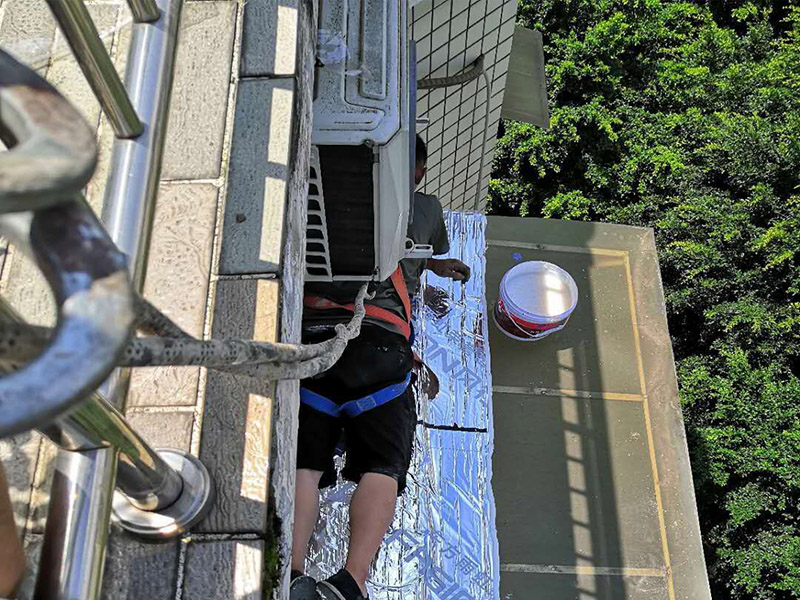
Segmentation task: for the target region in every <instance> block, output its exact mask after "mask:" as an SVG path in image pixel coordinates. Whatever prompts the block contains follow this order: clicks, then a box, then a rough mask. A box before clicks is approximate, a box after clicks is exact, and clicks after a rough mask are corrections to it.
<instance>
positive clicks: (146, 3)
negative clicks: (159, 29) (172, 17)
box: [128, 0, 161, 23]
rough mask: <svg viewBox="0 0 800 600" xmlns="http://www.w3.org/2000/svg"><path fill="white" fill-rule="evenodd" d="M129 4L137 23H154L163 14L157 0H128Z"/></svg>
mask: <svg viewBox="0 0 800 600" xmlns="http://www.w3.org/2000/svg"><path fill="white" fill-rule="evenodd" d="M128 6H129V7H130V9H131V13H132V14H133V20H134V22H136V23H152V22H153V21H158V17H159V16H160V15H161V12H160V11H159V10H158V6H157V5H156V3H155V0H128Z"/></svg>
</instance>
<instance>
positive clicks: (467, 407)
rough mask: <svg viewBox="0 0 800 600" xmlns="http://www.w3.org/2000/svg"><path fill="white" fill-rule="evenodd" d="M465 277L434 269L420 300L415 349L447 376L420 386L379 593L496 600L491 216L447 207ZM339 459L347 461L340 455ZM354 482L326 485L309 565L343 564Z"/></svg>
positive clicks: (378, 597) (321, 569) (404, 599)
mask: <svg viewBox="0 0 800 600" xmlns="http://www.w3.org/2000/svg"><path fill="white" fill-rule="evenodd" d="M445 220H446V223H447V229H448V232H449V234H450V245H451V253H450V255H449V256H451V257H455V258H460V259H461V260H462V261H464V262H465V263H467V264H468V265H469V266H470V267H471V269H472V278H471V279H470V281H469V282H468V283H466V284H462V283H459V282H454V281H451V280H447V279H441V278H439V277H437V276H435V275H434V274H433V273H431V272H430V271H427V272H426V275H425V277H423V280H422V284H421V289H420V290H419V293H418V294H417V296H416V298H415V316H416V319H415V331H416V342H415V349H416V351H417V353H418V354H419V356H420V357H422V359H423V360H424V362H425V363H426V364H427V365H428V366H429V367H430V368H431V369H432V370H433V371H434V372H435V373H436V375H437V376H438V379H439V393H438V395H437V396H436V397H435V398H434V399H432V400H430V399H428V398H427V396H426V393H425V391H424V389H423V385H422V379H423V378H420V381H418V382H417V384H416V386H415V395H416V397H417V411H418V417H419V422H418V425H417V431H416V443H415V448H414V457H413V459H412V465H411V470H410V472H409V476H408V487H407V489H406V492H405V494H404V495H403V496H402V497H401V498H399V500H398V504H397V511H396V513H395V518H394V522H393V524H392V527H391V529H390V530H389V533H388V534H387V536H386V539H385V540H384V544H383V546H382V548H381V551H380V553H379V555H378V558H377V560H376V562H375V564H374V565H373V569H372V573H371V576H370V580H369V582H368V585H369V588H370V598H371V599H372V600H495V599H497V598H499V594H500V592H499V581H500V580H499V558H498V543H497V530H496V526H495V505H494V497H493V494H492V487H491V479H492V462H491V460H492V451H493V446H494V444H493V440H494V433H493V428H492V404H491V399H492V395H491V389H492V386H491V372H490V363H489V346H488V339H489V338H488V332H487V312H486V294H485V274H486V263H485V247H486V245H485V232H486V218H485V217H484V216H483V215H481V214H472V213H460V212H449V213H445ZM338 461H339V462H338V463H337V464H339V466H340V467H341V463H342V462H343V461H342V460H341V459H338ZM353 490H354V485H353V484H352V483H349V482H345V481H342V480H341V478H340V480H339V483H337V485H335V486H334V487H331V488H328V489H327V490H324V491H323V493H322V503H321V510H320V519H319V523H318V526H317V530H316V532H315V534H314V537H313V539H312V542H311V549H310V553H309V560H308V565H307V572H308V573H309V574H310V575H312V576H314V577H316V578H318V579H320V578H324V577H327V576H329V575H331V574H333V573H335V572H336V571H338V570H339V569H340V568H342V566H343V565H344V561H345V557H346V553H347V543H348V521H349V518H348V505H349V500H350V497H351V495H352V493H353Z"/></svg>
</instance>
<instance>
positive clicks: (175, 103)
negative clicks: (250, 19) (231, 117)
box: [162, 2, 237, 179]
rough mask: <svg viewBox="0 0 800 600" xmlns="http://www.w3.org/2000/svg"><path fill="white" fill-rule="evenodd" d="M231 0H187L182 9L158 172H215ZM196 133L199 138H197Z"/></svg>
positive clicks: (209, 175)
mask: <svg viewBox="0 0 800 600" xmlns="http://www.w3.org/2000/svg"><path fill="white" fill-rule="evenodd" d="M236 9H237V3H236V2H188V3H186V4H184V7H183V14H182V15H181V30H180V35H179V39H178V54H177V57H176V59H175V82H174V84H173V86H172V87H173V93H172V98H171V99H170V110H169V127H168V129H167V139H166V146H165V151H164V164H163V170H162V178H164V179H214V178H216V177H219V172H220V161H221V158H222V140H223V136H224V133H225V114H226V112H227V107H228V90H229V87H230V75H231V62H232V48H233V39H234V33H235V30H236ZM198 136H199V137H200V138H202V143H198Z"/></svg>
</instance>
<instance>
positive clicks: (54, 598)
mask: <svg viewBox="0 0 800 600" xmlns="http://www.w3.org/2000/svg"><path fill="white" fill-rule="evenodd" d="M48 1H49V2H50V4H51V6H52V5H53V4H57V3H58V2H59V0H48ZM65 1H69V2H70V3H74V2H76V1H77V0H65ZM182 4H183V2H182V0H157V8H158V10H159V13H160V17H159V19H158V23H157V24H155V25H146V24H138V23H135V24H134V25H133V34H132V38H131V48H130V51H129V53H128V66H127V71H126V86H127V89H128V90H129V92H130V98H132V99H133V105H134V106H135V110H136V111H138V114H139V116H140V117H141V121H142V122H143V124H144V131H143V133H142V135H140V136H139V137H138V139H135V140H129V139H118V140H116V142H115V146H114V150H113V155H112V167H111V175H110V177H109V182H108V185H107V192H106V199H105V210H106V214H105V216H104V217H105V218H104V221H105V222H106V224H107V228H108V232H109V234H110V236H111V238H112V240H114V242H115V243H116V244H117V246H118V247H119V249H120V250H121V251H122V252H124V253H125V254H126V255H127V256H128V257H129V260H130V270H131V275H132V278H133V282H134V289H136V290H141V282H142V280H143V274H144V264H145V260H146V250H147V245H148V237H149V228H150V225H151V217H152V206H153V203H154V201H155V195H156V192H157V189H158V180H159V176H160V169H161V155H162V150H163V145H164V133H165V130H166V118H167V107H168V101H169V96H170V88H171V85H172V75H173V64H174V60H175V48H176V44H177V37H178V23H179V19H180V11H181V7H182ZM104 50H105V49H104ZM106 56H107V54H106ZM127 382H128V377H127V374H126V373H125V371H124V370H120V369H117V370H115V371H114V373H113V374H112V377H111V378H109V380H108V382H107V383H106V385H105V386H103V389H102V390H101V391H102V393H103V395H104V396H105V397H106V398H108V399H109V401H110V402H112V403H114V404H116V403H119V402H121V400H122V399H123V398H124V396H125V394H126V393H127ZM116 454H117V451H116V449H115V448H113V447H110V448H101V449H97V450H90V451H86V452H80V453H76V452H67V451H60V452H59V458H58V463H57V469H58V473H59V475H58V479H57V480H56V481H57V482H60V483H59V485H57V486H54V488H53V491H52V492H51V495H50V511H51V513H54V516H57V517H58V518H54V519H53V525H52V527H51V518H50V516H48V523H47V526H48V528H49V529H56V530H57V531H55V532H54V533H55V534H56V535H46V536H45V543H44V548H43V557H44V556H46V557H47V558H48V562H47V563H46V569H47V571H48V573H49V574H48V575H46V576H45V579H44V581H43V582H42V584H41V585H39V584H38V583H37V597H38V598H42V599H46V600H97V599H98V598H99V596H100V587H101V585H100V582H101V581H102V572H103V562H104V560H103V558H104V555H105V537H106V529H107V526H108V519H109V514H110V508H111V507H110V503H111V502H110V500H111V495H112V490H113V486H114V476H115V474H116V465H117V460H115V459H116ZM161 456H162V458H164V459H165V460H166V461H167V462H168V463H171V462H172V460H173V459H174V458H175V457H172V456H168V455H165V454H162V455H161ZM171 466H173V467H175V466H177V465H176V464H172V465H171ZM122 472H123V471H122V470H121V471H120V473H121V474H122ZM181 475H182V476H183V477H184V481H191V479H190V478H189V477H186V473H185V472H183V470H181ZM122 477H123V478H124V475H122ZM88 483H91V484H92V487H81V486H83V485H86V484H88ZM205 484H206V489H208V488H209V487H210V482H208V481H206V482H205ZM75 494H77V496H76V495H75ZM190 495H191V494H190ZM181 496H182V497H184V496H186V495H185V494H182V495H181ZM195 496H196V497H199V496H200V494H199V493H197V490H195ZM176 504H177V503H176ZM114 509H115V511H116V513H117V514H118V515H119V516H120V517H121V519H123V520H125V522H126V523H127V526H128V528H129V529H131V530H134V531H139V532H140V533H141V532H142V529H144V530H146V529H147V528H148V525H155V526H156V530H158V526H159V525H162V526H163V523H161V524H158V523H149V524H148V523H144V526H143V527H141V525H142V524H141V523H140V522H137V519H136V517H137V516H139V515H141V512H142V511H138V512H136V509H135V507H133V505H132V504H130V503H129V502H128V500H127V499H125V498H124V496H120V495H119V493H118V495H117V498H115V500H114ZM131 511H133V514H131ZM67 517H69V518H67ZM92 527H93V528H94V529H93V530H92V531H88V528H92ZM84 529H87V530H86V531H85V530H84ZM47 533H48V534H50V533H51V532H50V531H48V532H47ZM151 533H152V528H151ZM172 533H176V532H174V531H173V532H172ZM87 534H88V535H91V534H95V535H98V537H97V538H95V539H89V538H86V537H84V536H85V535H87ZM61 540H76V542H75V543H76V544H77V546H75V545H73V546H72V547H71V548H70V547H68V546H67V545H65V544H64V543H63V542H62V541H61ZM81 540H82V541H81ZM78 550H80V551H78ZM70 552H73V554H70ZM76 563H79V564H76ZM43 567H45V565H44V564H43ZM87 581H88V582H94V583H93V584H92V585H91V586H87V585H86V583H85V582H87Z"/></svg>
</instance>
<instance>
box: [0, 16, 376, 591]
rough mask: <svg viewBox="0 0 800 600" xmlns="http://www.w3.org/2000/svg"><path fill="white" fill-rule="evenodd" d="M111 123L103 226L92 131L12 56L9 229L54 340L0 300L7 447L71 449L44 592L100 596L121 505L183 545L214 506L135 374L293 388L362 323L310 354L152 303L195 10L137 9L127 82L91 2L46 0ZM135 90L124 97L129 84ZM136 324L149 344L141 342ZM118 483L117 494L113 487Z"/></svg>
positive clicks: (4, 68)
mask: <svg viewBox="0 0 800 600" xmlns="http://www.w3.org/2000/svg"><path fill="white" fill-rule="evenodd" d="M48 4H49V5H50V7H51V9H52V12H53V14H54V16H55V17H56V19H57V21H58V23H59V26H60V27H61V30H62V31H63V33H64V35H65V37H66V38H67V40H68V41H69V44H70V46H71V47H72V49H73V52H74V54H75V57H76V59H77V60H78V62H79V64H80V66H81V68H82V69H83V72H84V74H85V75H86V78H87V80H88V81H89V83H90V84H91V87H92V89H93V90H94V92H95V94H96V96H97V97H98V100H99V101H100V103H101V106H102V108H103V110H104V112H105V113H106V115H107V116H108V118H109V120H110V121H111V123H112V125H113V128H114V131H115V134H116V136H117V138H118V139H117V140H116V142H115V146H114V150H113V155H112V160H111V165H112V166H111V171H110V177H109V182H108V184H107V188H106V190H107V191H106V198H105V204H104V212H103V220H104V222H105V225H106V227H105V228H104V227H103V226H102V225H101V223H100V221H98V219H97V218H96V217H95V215H94V213H93V212H92V210H91V209H90V208H89V207H88V205H87V204H86V202H85V201H84V200H83V198H82V196H81V190H82V189H83V187H84V186H85V185H86V183H87V182H88V181H89V179H90V177H91V175H92V173H93V171H94V168H95V166H96V162H97V148H96V144H95V141H94V136H93V132H92V131H91V130H90V129H89V128H88V126H87V125H86V123H85V122H84V121H83V119H82V118H81V117H80V115H79V114H78V113H77V112H76V111H75V110H74V109H73V108H72V107H71V106H70V105H69V103H67V102H66V101H65V100H64V99H63V98H62V97H61V96H60V95H59V94H58V92H57V91H56V90H55V89H54V88H52V86H50V85H49V84H48V83H47V82H45V81H44V80H42V79H41V78H40V77H39V76H38V75H36V74H35V73H34V72H33V71H31V70H29V69H27V68H26V67H24V66H23V65H21V64H19V63H17V62H16V61H15V60H14V59H12V58H11V57H10V56H8V55H7V54H5V53H3V52H2V51H0V137H1V138H2V139H3V141H4V142H5V143H6V146H7V147H9V150H8V151H7V152H4V153H0V233H2V234H3V235H6V236H7V237H8V238H9V239H11V241H12V242H13V243H15V245H17V246H18V247H19V248H20V249H22V250H23V251H24V252H26V253H28V254H29V255H31V256H33V257H34V258H35V259H36V262H37V264H39V266H40V267H41V268H42V271H43V273H44V274H45V277H46V279H47V280H48V283H49V284H50V286H51V288H52V290H53V293H54V296H55V298H56V302H57V304H58V325H57V327H56V328H55V329H54V330H52V331H51V330H50V329H47V328H41V327H33V326H29V325H26V324H25V323H23V322H22V320H21V319H20V318H19V317H18V316H17V315H16V314H14V312H13V310H12V309H11V308H10V307H9V306H8V305H7V304H6V303H4V302H2V300H1V299H0V367H2V369H3V370H4V372H6V375H5V376H4V377H2V378H0V437H5V436H7V435H12V434H14V433H18V432H20V431H24V430H27V429H29V428H31V427H36V428H37V429H38V430H39V431H40V432H41V433H42V434H44V435H45V436H46V437H48V438H49V439H50V440H51V441H53V442H54V443H56V444H57V445H58V446H59V448H60V450H59V454H58V458H57V461H56V471H55V475H54V479H53V485H52V490H51V498H50V507H49V512H48V518H47V526H46V530H45V540H44V545H43V550H42V557H41V562H40V568H39V573H40V575H39V578H38V581H37V584H36V592H35V597H36V598H40V599H45V600H54V599H57V600H67V599H69V600H78V599H80V600H84V599H94V598H98V597H99V594H100V587H101V581H102V571H103V562H104V553H105V541H106V537H107V534H108V523H109V517H110V514H111V511H112V506H113V512H114V514H115V517H116V519H117V520H118V521H119V522H120V524H121V525H122V526H123V527H125V528H127V529H128V530H130V531H132V532H134V533H137V534H139V535H143V536H149V537H156V538H158V537H168V536H173V535H178V534H180V533H181V532H183V531H185V530H186V529H188V528H189V527H191V526H192V525H193V524H194V523H196V522H197V521H198V520H199V519H201V518H202V517H203V516H204V515H205V513H206V512H207V510H208V509H209V508H210V505H211V503H212V502H213V485H212V482H211V480H210V477H209V474H208V472H207V471H206V470H205V468H204V467H203V465H202V464H201V463H200V461H199V460H198V459H197V458H195V457H193V456H190V455H187V454H184V453H182V452H178V451H175V450H168V449H162V450H154V449H153V448H151V447H150V446H149V445H148V444H147V443H146V442H145V441H144V440H143V439H142V438H141V437H140V436H139V435H138V434H137V433H136V431H135V430H134V429H133V428H132V427H131V426H130V425H129V424H128V423H127V421H126V420H125V418H124V416H123V415H122V413H121V412H120V410H121V408H122V406H123V404H124V397H125V394H126V392H127V383H128V370H127V369H126V368H119V367H120V366H121V367H131V366H155V365H200V366H206V367H209V368H217V369H224V370H227V371H231V372H235V373H241V374H244V375H250V376H254V377H262V378H270V379H281V378H291V379H295V378H303V377H308V376H311V375H313V374H315V373H317V372H320V371H322V370H324V369H326V368H328V367H330V366H331V365H332V364H333V363H334V362H335V361H336V360H338V358H339V356H340V355H341V353H342V352H343V350H344V347H345V345H346V344H347V341H348V340H349V339H352V338H353V337H355V336H356V335H357V334H358V331H359V329H360V323H361V319H362V318H363V316H364V309H363V301H364V298H365V297H366V286H365V287H364V288H363V289H362V291H361V293H360V294H359V296H358V298H357V302H356V305H357V310H356V314H355V316H354V318H353V319H352V321H351V322H350V323H349V324H348V325H346V326H345V325H341V326H338V327H337V334H336V336H335V337H334V338H333V339H332V340H330V341H328V342H325V343H322V344H316V345H312V346H301V345H287V344H267V343H257V342H252V341H243V340H195V339H193V338H191V337H190V336H188V335H187V334H186V333H185V332H183V331H182V330H181V329H180V328H179V327H178V326H177V325H175V324H174V323H172V322H171V321H170V320H169V319H168V318H167V317H165V316H164V315H163V314H162V313H160V312H159V311H158V310H157V309H155V307H153V306H152V305H150V304H149V303H147V302H146V301H145V300H143V299H142V298H141V297H139V295H138V292H139V291H140V290H141V284H142V281H143V279H144V273H145V264H146V254H147V247H148V241H149V234H150V229H151V219H152V207H153V203H154V200H155V196H156V193H157V186H158V181H159V175H160V167H161V156H162V152H163V145H164V133H165V128H166V116H167V108H168V105H169V96H170V89H171V86H172V76H173V63H174V58H175V47H176V43H177V34H178V23H179V18H180V11H181V6H182V0H155V1H154V0H129V5H130V7H131V10H132V12H133V14H134V24H133V33H132V39H131V48H130V51H129V55H128V63H127V71H126V77H125V85H124V86H123V84H122V82H121V81H120V79H119V76H118V75H117V73H116V71H115V69H114V67H113V64H112V62H111V59H110V57H109V55H108V53H107V52H106V49H105V47H104V45H103V44H102V43H101V42H100V38H99V36H98V34H97V30H96V28H95V26H94V24H93V23H92V21H91V19H90V18H89V16H88V13H87V11H86V8H85V6H84V5H83V3H82V1H81V0H48ZM126 88H127V90H126ZM134 329H138V330H139V331H141V332H144V333H148V334H150V337H142V338H133V337H132V333H133V330H134ZM115 488H116V491H115Z"/></svg>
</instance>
